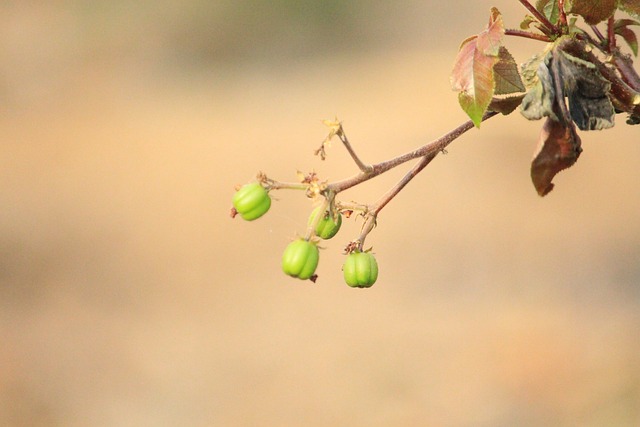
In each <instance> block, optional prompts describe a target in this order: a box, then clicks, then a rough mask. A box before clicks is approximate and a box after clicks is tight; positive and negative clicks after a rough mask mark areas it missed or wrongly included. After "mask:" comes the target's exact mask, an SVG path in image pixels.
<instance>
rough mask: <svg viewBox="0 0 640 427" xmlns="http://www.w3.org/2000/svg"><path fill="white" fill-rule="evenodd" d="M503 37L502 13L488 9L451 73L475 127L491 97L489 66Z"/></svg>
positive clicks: (496, 59) (497, 57)
mask: <svg viewBox="0 0 640 427" xmlns="http://www.w3.org/2000/svg"><path fill="white" fill-rule="evenodd" d="M503 37H504V24H503V22H502V16H501V15H500V12H499V11H498V10H497V9H496V8H492V9H491V17H490V19H489V25H488V26H487V29H485V30H484V31H483V32H481V33H480V34H478V35H477V36H472V37H469V38H468V39H466V40H465V41H464V42H463V43H462V45H461V46H460V51H459V52H458V56H457V57H456V61H455V65H454V67H453V71H452V73H451V87H452V88H453V90H455V91H458V92H459V94H458V101H459V102H460V106H461V107H462V109H463V110H464V111H465V112H466V113H467V115H468V116H469V117H470V118H471V120H472V121H473V123H474V125H475V126H476V127H480V123H481V122H482V116H483V115H484V113H485V112H486V111H487V108H488V107H489V104H490V103H491V99H492V97H493V93H494V89H495V79H494V70H493V68H494V66H495V65H496V64H497V63H498V62H499V61H500V47H501V44H502V39H503Z"/></svg>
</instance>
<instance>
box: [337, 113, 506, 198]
mask: <svg viewBox="0 0 640 427" xmlns="http://www.w3.org/2000/svg"><path fill="white" fill-rule="evenodd" d="M496 114H498V113H496V112H493V111H490V112H487V113H485V115H484V117H483V118H482V121H485V120H488V119H489V118H491V117H493V116H495V115H496ZM473 127H474V124H473V122H472V121H471V120H468V121H467V122H465V123H463V124H462V125H460V126H458V127H457V128H455V129H454V130H452V131H451V132H449V133H447V134H445V135H443V136H441V137H440V138H438V139H436V140H434V141H431V142H429V143H428V144H425V145H423V146H422V147H420V148H417V149H416V150H413V151H410V152H408V153H405V154H402V155H400V156H398V157H394V158H393V159H390V160H386V161H383V162H380V163H376V164H374V165H371V168H372V170H371V172H360V173H359V174H357V175H354V176H352V177H351V178H347V179H344V180H342V181H337V182H334V183H331V184H329V185H327V189H329V190H331V191H333V192H335V193H336V194H337V193H340V192H341V191H344V190H347V189H349V188H351V187H353V186H355V185H358V184H360V183H362V182H364V181H368V180H370V179H371V178H375V177H376V176H378V175H380V174H383V173H385V172H387V171H388V170H390V169H393V168H395V167H396V166H399V165H401V164H403V163H406V162H408V161H410V160H413V159H417V158H419V157H424V156H428V155H430V154H437V153H438V152H440V151H442V150H443V149H444V148H446V146H447V145H449V144H450V143H451V142H453V141H454V140H455V139H456V138H458V137H459V136H461V135H462V134H464V133H465V132H466V131H468V130H469V129H471V128H473Z"/></svg>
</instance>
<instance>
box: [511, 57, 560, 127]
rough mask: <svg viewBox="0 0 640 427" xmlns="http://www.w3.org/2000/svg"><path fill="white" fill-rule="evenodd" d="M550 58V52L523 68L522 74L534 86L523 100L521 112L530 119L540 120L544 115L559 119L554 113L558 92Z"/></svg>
mask: <svg viewBox="0 0 640 427" xmlns="http://www.w3.org/2000/svg"><path fill="white" fill-rule="evenodd" d="M550 60H551V56H550V54H549V55H547V56H546V57H545V58H544V59H543V60H537V59H534V60H533V61H531V62H530V63H528V66H527V67H528V68H523V72H522V74H523V75H524V76H525V79H526V81H527V83H528V84H529V85H532V86H531V88H530V89H529V92H527V95H526V96H525V97H524V99H523V100H522V105H521V106H520V112H521V113H522V115H523V116H524V117H526V118H527V119H529V120H540V119H541V118H543V117H552V118H553V119H554V120H558V117H557V116H556V115H555V113H554V102H555V100H556V94H555V89H554V85H553V79H552V76H551V72H550V70H549V65H548V64H549V62H550ZM534 67H536V68H535V71H533V69H534Z"/></svg>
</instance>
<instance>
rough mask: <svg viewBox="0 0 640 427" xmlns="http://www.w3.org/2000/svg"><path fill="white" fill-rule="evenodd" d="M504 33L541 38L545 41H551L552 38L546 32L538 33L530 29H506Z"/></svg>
mask: <svg viewBox="0 0 640 427" xmlns="http://www.w3.org/2000/svg"><path fill="white" fill-rule="evenodd" d="M504 33H505V34H506V35H508V36H516V37H524V38H527V39H533V40H540V41H543V42H550V41H551V39H550V38H549V37H547V36H546V35H544V34H536V33H532V32H530V31H524V30H514V29H506V30H504Z"/></svg>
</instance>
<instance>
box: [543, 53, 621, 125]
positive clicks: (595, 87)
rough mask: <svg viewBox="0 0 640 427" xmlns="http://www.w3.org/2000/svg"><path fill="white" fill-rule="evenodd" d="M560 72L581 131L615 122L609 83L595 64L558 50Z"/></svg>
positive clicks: (574, 118)
mask: <svg viewBox="0 0 640 427" xmlns="http://www.w3.org/2000/svg"><path fill="white" fill-rule="evenodd" d="M559 52H560V55H556V56H555V57H556V58H558V59H559V64H557V65H556V66H558V67H559V75H560V77H561V79H562V81H563V83H564V90H565V94H566V96H567V98H568V99H569V113H570V114H571V119H572V120H573V121H574V122H575V124H576V125H578V128H580V130H601V129H608V128H611V127H613V125H614V117H615V111H614V109H613V104H611V100H610V99H609V91H610V90H611V83H610V82H609V81H608V80H606V79H605V78H604V77H602V74H600V71H598V69H597V68H596V66H595V65H594V64H592V63H590V62H587V61H584V60H582V59H580V58H577V57H575V56H573V55H570V54H568V53H567V52H565V51H563V50H562V49H559Z"/></svg>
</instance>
